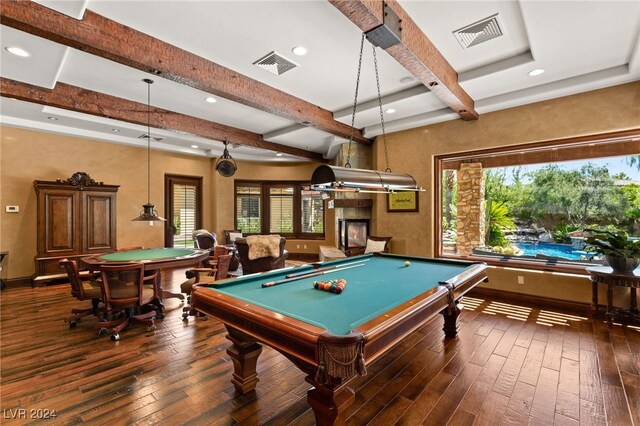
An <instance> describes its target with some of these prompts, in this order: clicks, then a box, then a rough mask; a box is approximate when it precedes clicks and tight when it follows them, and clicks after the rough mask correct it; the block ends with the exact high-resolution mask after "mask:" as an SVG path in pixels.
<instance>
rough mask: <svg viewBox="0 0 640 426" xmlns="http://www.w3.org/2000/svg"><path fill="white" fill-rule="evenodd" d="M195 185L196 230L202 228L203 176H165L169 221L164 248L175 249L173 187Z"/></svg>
mask: <svg viewBox="0 0 640 426" xmlns="http://www.w3.org/2000/svg"><path fill="white" fill-rule="evenodd" d="M174 184H180V185H193V186H195V187H196V190H195V198H196V209H195V229H200V228H202V201H203V200H202V176H191V175H179V174H170V173H166V174H165V175H164V204H165V205H164V209H165V210H164V211H165V215H166V217H167V221H166V222H165V223H164V246H165V247H173V243H174V235H173V233H172V232H171V231H170V225H171V223H170V222H169V219H170V218H171V217H172V215H173V213H172V208H173V204H174V199H173V185H174Z"/></svg>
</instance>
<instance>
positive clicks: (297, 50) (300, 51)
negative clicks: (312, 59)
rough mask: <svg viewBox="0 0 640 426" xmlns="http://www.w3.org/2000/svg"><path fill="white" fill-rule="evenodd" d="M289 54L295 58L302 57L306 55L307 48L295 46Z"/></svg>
mask: <svg viewBox="0 0 640 426" xmlns="http://www.w3.org/2000/svg"><path fill="white" fill-rule="evenodd" d="M291 52H292V53H293V54H294V55H296V56H304V55H306V54H307V48H306V47H302V46H296V47H294V48H293V49H291Z"/></svg>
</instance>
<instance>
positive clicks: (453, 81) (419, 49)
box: [329, 0, 478, 120]
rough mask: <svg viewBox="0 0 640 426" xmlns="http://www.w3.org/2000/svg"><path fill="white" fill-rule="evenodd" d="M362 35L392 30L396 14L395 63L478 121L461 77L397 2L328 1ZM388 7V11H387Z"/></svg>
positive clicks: (392, 51) (467, 117)
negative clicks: (397, 34) (397, 30)
mask: <svg viewBox="0 0 640 426" xmlns="http://www.w3.org/2000/svg"><path fill="white" fill-rule="evenodd" d="M329 2H330V3H331V4H332V5H333V6H335V7H336V9H338V10H339V11H340V12H342V13H343V14H344V15H345V16H346V17H347V18H348V19H349V20H350V21H351V22H353V23H354V24H355V25H356V26H357V27H358V28H360V29H361V30H362V31H363V32H365V33H367V32H369V31H371V30H373V29H375V28H378V27H381V26H385V18H386V19H387V22H386V24H387V25H386V27H387V28H389V27H392V26H393V22H390V21H391V20H393V16H392V15H393V14H395V15H396V16H397V18H398V19H399V26H400V30H399V35H400V37H399V39H400V40H399V42H398V43H397V44H395V45H392V46H390V47H386V48H385V50H386V52H388V53H389V54H390V55H391V56H392V57H393V58H394V59H395V60H396V61H398V62H399V63H400V64H401V65H402V66H403V67H405V68H406V69H407V70H408V71H409V72H410V73H411V74H413V75H414V76H415V77H416V78H417V79H418V80H420V81H421V82H422V84H424V85H425V86H426V87H427V88H429V90H431V91H432V92H433V93H434V94H435V95H436V96H437V97H438V98H440V100H442V102H444V103H445V104H446V105H447V106H449V108H451V109H452V110H454V111H455V112H457V113H458V114H459V115H460V117H461V118H462V119H463V120H477V119H478V113H477V112H476V111H475V109H474V102H473V99H471V97H470V96H469V95H468V94H467V92H465V91H464V89H463V88H462V87H460V85H459V84H458V73H457V72H456V71H455V70H454V69H453V67H451V65H450V64H449V62H447V60H446V59H445V58H444V56H442V54H441V53H440V52H439V51H438V49H436V47H435V46H434V45H433V43H432V42H431V41H430V40H429V39H428V38H427V36H426V35H425V34H424V33H423V32H422V30H420V28H419V27H418V25H416V23H415V22H414V21H413V20H412V19H411V17H410V16H409V15H408V14H407V12H405V10H404V9H403V8H402V6H400V5H399V4H398V2H397V1H396V0H385V1H382V0H329ZM385 5H386V6H387V7H388V8H389V9H388V10H387V11H385V10H384V8H385Z"/></svg>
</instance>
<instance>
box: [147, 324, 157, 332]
mask: <svg viewBox="0 0 640 426" xmlns="http://www.w3.org/2000/svg"><path fill="white" fill-rule="evenodd" d="M147 331H156V326H155V325H150V326H149V327H147Z"/></svg>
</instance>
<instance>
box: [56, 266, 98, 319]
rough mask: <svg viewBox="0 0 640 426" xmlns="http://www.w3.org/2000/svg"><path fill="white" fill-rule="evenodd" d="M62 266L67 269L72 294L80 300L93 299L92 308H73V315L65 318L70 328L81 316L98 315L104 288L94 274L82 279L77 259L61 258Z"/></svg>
mask: <svg viewBox="0 0 640 426" xmlns="http://www.w3.org/2000/svg"><path fill="white" fill-rule="evenodd" d="M59 263H60V267H61V268H63V269H64V270H65V272H66V273H67V277H69V284H71V295H72V296H73V297H75V298H76V299H78V300H83V301H84V300H91V308H85V309H72V310H71V313H72V314H73V315H71V316H70V317H68V318H65V321H66V322H67V323H68V324H69V328H74V327H75V326H76V325H77V324H78V321H80V319H81V318H84V317H86V316H89V315H95V316H98V315H99V312H100V302H101V301H102V288H101V286H100V281H98V280H97V279H96V277H95V276H94V275H88V276H87V277H85V278H86V279H84V280H83V279H82V277H81V276H80V271H79V270H78V263H77V262H76V261H75V260H69V259H61V260H60V262H59Z"/></svg>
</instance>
